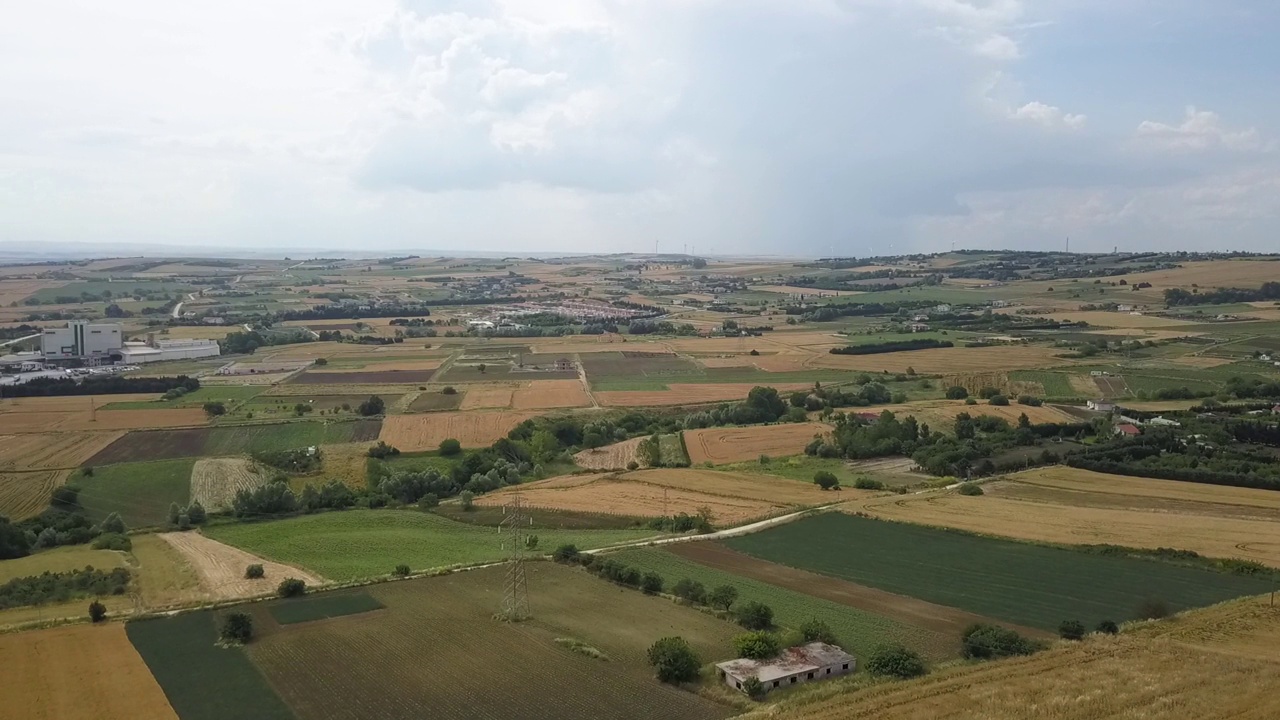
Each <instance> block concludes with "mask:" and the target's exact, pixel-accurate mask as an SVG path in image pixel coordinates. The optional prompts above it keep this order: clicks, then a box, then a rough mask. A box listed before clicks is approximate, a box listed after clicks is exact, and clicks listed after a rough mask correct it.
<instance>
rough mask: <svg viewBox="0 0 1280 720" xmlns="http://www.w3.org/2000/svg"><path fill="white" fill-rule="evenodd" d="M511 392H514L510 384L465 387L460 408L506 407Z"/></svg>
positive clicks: (509, 400) (509, 403) (508, 403)
mask: <svg viewBox="0 0 1280 720" xmlns="http://www.w3.org/2000/svg"><path fill="white" fill-rule="evenodd" d="M513 393H515V388H514V387H512V386H510V385H506V386H503V385H499V386H495V387H473V388H467V394H466V396H465V397H463V399H462V405H461V406H460V409H462V410H486V409H495V408H500V409H506V408H509V407H511V396H512V394H513Z"/></svg>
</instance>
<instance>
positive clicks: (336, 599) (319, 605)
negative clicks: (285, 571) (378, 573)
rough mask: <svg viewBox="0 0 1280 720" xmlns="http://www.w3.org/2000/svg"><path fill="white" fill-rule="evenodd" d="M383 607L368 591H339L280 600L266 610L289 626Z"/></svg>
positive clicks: (281, 622) (282, 623) (357, 613)
mask: <svg viewBox="0 0 1280 720" xmlns="http://www.w3.org/2000/svg"><path fill="white" fill-rule="evenodd" d="M382 607H383V605H382V603H380V602H378V601H377V599H376V598H374V597H373V596H372V595H370V594H369V593H367V592H343V591H338V592H326V593H317V594H315V595H308V596H306V597H300V598H293V599H289V600H280V601H278V602H274V603H272V604H271V605H270V607H268V609H267V611H268V612H270V613H271V617H273V618H275V621H276V622H278V623H280V624H281V625H292V624H294V623H300V622H311V621H312V620H324V619H327V618H335V617H343V616H344V615H359V614H360V613H366V612H372V611H374V610H381V609H382Z"/></svg>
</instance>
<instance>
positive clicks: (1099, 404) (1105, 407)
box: [1085, 400, 1116, 412]
mask: <svg viewBox="0 0 1280 720" xmlns="http://www.w3.org/2000/svg"><path fill="white" fill-rule="evenodd" d="M1085 405H1086V406H1087V407H1088V408H1089V409H1090V410H1096V411H1098V412H1111V411H1112V410H1115V409H1116V404H1115V403H1113V402H1107V401H1106V400H1090V401H1089V402H1087V403H1085Z"/></svg>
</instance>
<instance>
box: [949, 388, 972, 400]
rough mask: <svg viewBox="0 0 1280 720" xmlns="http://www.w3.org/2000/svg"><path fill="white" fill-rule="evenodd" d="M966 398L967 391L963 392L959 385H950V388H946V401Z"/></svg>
mask: <svg viewBox="0 0 1280 720" xmlns="http://www.w3.org/2000/svg"><path fill="white" fill-rule="evenodd" d="M967 397H969V391H968V390H965V389H964V388H962V387H960V386H959V385H952V386H951V387H949V388H947V399H948V400H963V399H965V398H967Z"/></svg>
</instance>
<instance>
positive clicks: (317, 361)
mask: <svg viewBox="0 0 1280 720" xmlns="http://www.w3.org/2000/svg"><path fill="white" fill-rule="evenodd" d="M314 362H315V364H316V365H317V366H319V367H324V366H325V365H328V364H329V360H328V359H327V358H316V359H315V361H314Z"/></svg>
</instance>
